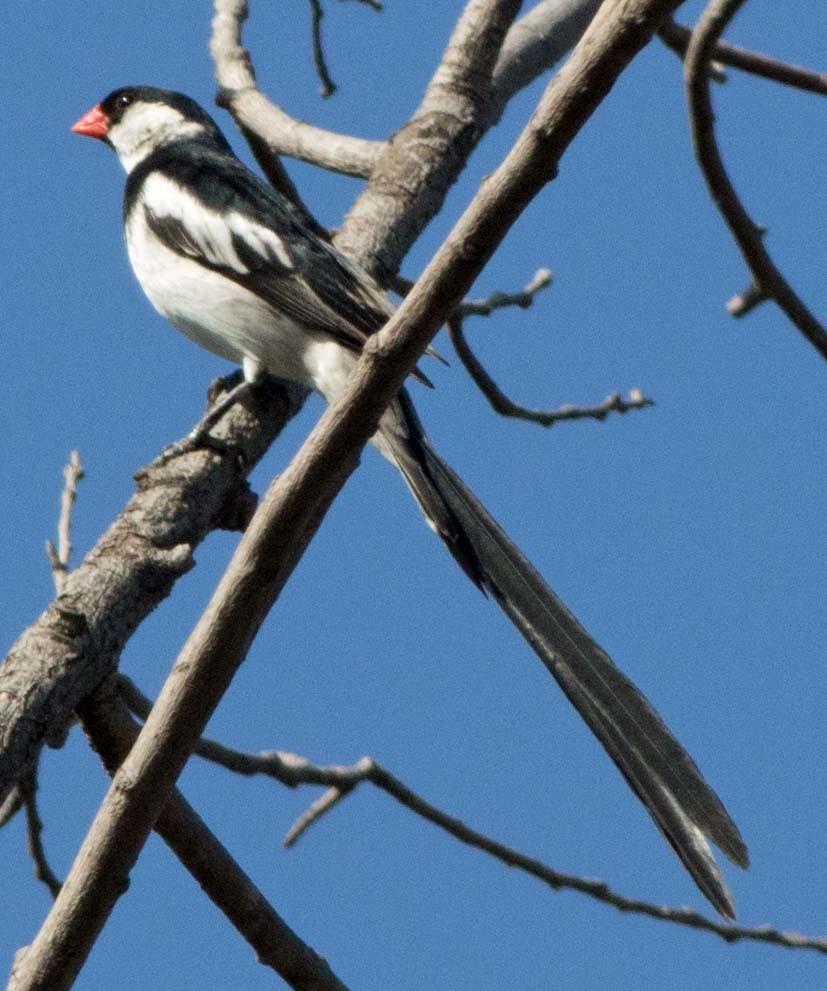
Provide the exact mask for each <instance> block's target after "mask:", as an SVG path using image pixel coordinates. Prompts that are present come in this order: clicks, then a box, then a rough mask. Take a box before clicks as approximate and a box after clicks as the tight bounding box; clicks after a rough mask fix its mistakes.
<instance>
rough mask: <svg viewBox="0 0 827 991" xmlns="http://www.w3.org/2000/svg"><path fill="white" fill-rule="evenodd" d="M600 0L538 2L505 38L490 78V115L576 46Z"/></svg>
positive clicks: (501, 110) (500, 112)
mask: <svg viewBox="0 0 827 991" xmlns="http://www.w3.org/2000/svg"><path fill="white" fill-rule="evenodd" d="M600 3H601V0H540V2H539V3H538V4H536V6H534V7H532V8H531V10H529V11H528V12H527V13H526V14H524V15H523V17H521V18H520V19H519V20H518V21H516V22H515V23H514V24H513V25H512V26H511V28H510V29H509V31H508V34H507V35H506V36H505V42H504V43H503V46H502V51H501V52H500V55H499V58H498V59H497V64H496V66H495V67H494V75H493V78H492V97H493V101H492V114H494V115H496V116H497V117H499V116H500V114H502V112H503V110H504V109H505V107H506V104H507V103H508V101H509V100H510V99H511V98H512V97H513V96H514V95H515V94H517V93H518V92H519V91H520V90H521V89H523V88H524V87H526V86H528V85H529V84H530V83H533V82H534V80H535V79H537V78H538V77H539V76H541V75H542V74H543V73H544V72H548V70H549V69H551V68H552V66H554V65H556V64H557V63H558V62H559V61H560V59H562V58H563V56H564V55H565V54H566V53H567V52H569V51H570V50H571V49H572V48H573V47H574V46H575V45H576V44H577V41H578V39H579V38H580V36H581V35H582V34H583V32H584V31H585V30H586V28H587V27H588V26H589V22H590V21H591V19H592V18H593V17H594V15H595V14H596V13H597V8H598V7H599V6H600Z"/></svg>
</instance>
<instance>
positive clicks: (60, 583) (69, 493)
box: [46, 451, 84, 595]
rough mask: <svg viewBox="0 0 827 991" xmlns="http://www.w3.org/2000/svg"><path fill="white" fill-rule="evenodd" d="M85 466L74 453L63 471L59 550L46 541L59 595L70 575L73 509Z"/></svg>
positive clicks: (58, 537)
mask: <svg viewBox="0 0 827 991" xmlns="http://www.w3.org/2000/svg"><path fill="white" fill-rule="evenodd" d="M83 474H84V472H83V465H82V464H81V460H80V454H78V452H77V451H72V453H71V454H70V455H69V462H68V464H67V465H66V466H65V467H64V469H63V479H64V482H63V489H62V490H61V493H60V516H59V517H58V522H57V548H55V545H54V544H53V543H52V542H51V540H47V541H46V554H47V556H48V558H49V563H50V565H51V568H52V578H53V579H54V583H55V591H56V592H57V594H58V595H60V593H61V592H62V591H63V587H64V585H65V584H66V577H67V575H68V574H69V561H70V559H71V557H72V508H73V507H74V504H75V499H76V497H77V487H78V482H79V481H80V480H81V479H82V478H83Z"/></svg>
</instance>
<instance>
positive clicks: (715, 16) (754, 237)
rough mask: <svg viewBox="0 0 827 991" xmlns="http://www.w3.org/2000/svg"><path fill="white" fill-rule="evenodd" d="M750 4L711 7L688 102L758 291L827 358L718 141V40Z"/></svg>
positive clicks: (701, 155) (713, 188) (707, 167)
mask: <svg viewBox="0 0 827 991" xmlns="http://www.w3.org/2000/svg"><path fill="white" fill-rule="evenodd" d="M743 2H744V0H712V2H711V3H710V4H709V5H708V6H707V7H706V9H705V10H704V12H703V15H702V16H701V18H700V20H699V21H698V24H697V26H696V28H695V30H694V31H693V32H692V39H691V41H690V43H689V47H688V48H687V52H686V61H685V64H684V74H685V77H686V98H687V102H688V104H689V119H690V128H691V132H692V143H693V145H694V148H695V156H696V158H697V160H698V164H699V165H700V167H701V171H702V173H703V176H704V179H705V180H706V183H707V186H708V187H709V192H710V194H711V196H712V199H713V200H714V202H715V205H716V206H717V207H718V209H719V210H720V212H721V215H722V216H723V218H724V220H725V221H726V224H727V226H728V227H729V229H730V231H731V232H732V235H733V237H734V238H735V241H736V243H737V245H738V248H739V249H740V251H741V255H742V256H743V258H744V261H745V262H746V264H747V266H748V267H749V269H750V271H751V272H752V277H753V281H754V283H755V286H756V289H757V291H758V292H759V293H760V294H762V295H763V296H764V297H765V298H767V299H773V300H775V302H776V303H777V304H778V306H779V307H780V308H781V309H782V310H783V312H784V313H785V314H786V315H787V317H788V318H789V320H790V321H791V322H792V323H793V325H794V326H795V327H797V328H798V329H799V330H800V331H801V333H802V334H803V335H804V337H806V338H807V340H808V341H809V342H810V343H811V344H812V345H813V347H814V348H815V349H816V350H817V351H818V352H819V353H820V354H821V356H822V357H823V358H827V331H825V329H824V328H823V327H822V326H821V324H820V323H819V322H818V320H817V319H816V318H815V316H813V314H812V313H811V312H810V311H809V310H808V309H807V307H806V306H805V305H804V303H803V302H802V301H801V300H800V299H799V297H798V296H797V295H796V294H795V292H794V291H793V289H792V288H791V286H790V285H789V283H788V282H787V281H786V279H785V278H784V276H783V275H782V274H781V272H780V271H779V269H778V268H777V267H776V265H775V263H774V262H773V260H772V258H770V256H769V253H768V252H767V250H766V248H765V247H764V239H763V234H764V230H763V228H761V227H760V226H759V225H758V224H756V223H755V222H754V221H753V220H752V218H751V217H750V216H749V214H748V213H747V211H746V210H745V209H744V206H743V204H742V203H741V201H740V199H739V198H738V194H737V193H736V192H735V187H734V186H733V185H732V182H731V180H730V178H729V176H728V175H727V172H726V169H725V168H724V163H723V160H722V159H721V154H720V151H719V150H718V146H717V142H716V140H715V115H714V113H713V110H712V101H711V98H710V94H709V74H708V67H709V62H710V59H711V58H712V57H713V55H714V53H715V45H716V43H717V41H718V38H719V37H720V36H721V34H722V33H723V31H724V30H725V29H726V26H727V24H728V23H729V21H730V20H731V19H732V17H733V16H734V15H735V13H736V12H737V11H738V9H739V7H740V6H741V4H742V3H743Z"/></svg>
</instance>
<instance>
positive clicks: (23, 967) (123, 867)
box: [15, 0, 677, 991]
mask: <svg viewBox="0 0 827 991" xmlns="http://www.w3.org/2000/svg"><path fill="white" fill-rule="evenodd" d="M676 3H677V0H614V2H611V0H610V2H609V3H605V4H604V5H603V7H602V8H601V11H600V13H599V14H598V16H597V17H596V18H595V19H594V21H593V22H592V24H591V26H590V29H589V31H587V32H586V34H585V35H584V36H583V39H582V40H581V44H580V45H578V47H577V49H576V50H575V52H574V54H573V56H572V58H571V59H569V61H568V62H567V64H566V66H565V67H564V68H563V70H562V72H561V73H560V75H559V76H558V78H557V80H556V81H555V84H554V85H552V86H549V87H548V88H547V90H546V92H545V93H544V95H543V97H542V98H541V100H540V103H539V104H538V107H537V110H536V111H535V114H534V115H533V117H532V120H531V122H530V123H529V125H528V126H527V127H526V129H525V130H524V132H523V133H522V134H521V135H520V137H519V138H518V140H517V142H516V144H515V145H514V147H513V148H512V150H511V152H510V153H509V155H508V156H507V157H506V159H505V161H504V162H503V164H502V165H501V166H500V167H499V168H498V169H497V170H495V172H494V173H493V174H492V175H491V176H490V177H489V178H488V179H487V180H486V182H485V183H484V185H483V187H482V188H481V190H480V191H479V192H478V194H477V195H476V196H475V198H474V200H473V201H472V203H471V204H470V206H469V207H468V209H467V210H466V211H465V213H464V214H463V216H462V217H461V218H460V220H459V221H458V222H457V224H456V226H455V227H454V229H453V231H452V232H451V233H450V234H449V236H448V238H447V240H446V242H445V243H444V244H443V246H442V247H441V248H440V249H439V251H438V252H437V253H436V255H435V257H434V259H433V260H432V261H431V263H430V264H429V265H428V267H427V268H426V270H425V272H424V273H423V275H422V278H421V279H420V280H419V282H418V283H417V285H416V286H414V288H413V290H412V291H411V293H410V294H409V295H408V297H407V298H406V299H405V301H404V302H403V303H402V305H401V306H400V307H399V309H398V310H397V311H396V312H395V314H394V315H393V316H392V317H391V318H390V320H389V321H388V323H387V325H386V326H385V327H384V328H383V329H382V330H380V331H379V332H378V333H377V334H375V335H374V336H373V337H371V338H370V339H369V341H368V342H367V344H366V345H365V348H364V351H363V353H362V356H361V358H360V359H359V362H358V364H357V366H356V368H355V370H354V372H353V374H352V375H351V377H350V379H349V381H348V385H347V387H346V388H345V390H344V392H343V395H342V396H341V397H340V399H339V400H338V401H337V402H336V403H334V404H333V405H332V406H330V407H329V408H328V409H327V411H326V412H325V413H324V414H323V416H322V417H321V419H320V420H319V423H318V424H317V425H316V427H315V428H314V429H313V431H312V432H311V434H310V436H309V437H308V439H307V441H306V442H305V443H304V444H303V446H302V448H301V449H300V451H299V452H298V454H297V455H296V457H295V458H294V459H293V461H292V462H291V464H290V465H289V466H288V467H287V469H286V470H285V471H284V472H283V473H282V474H281V475H280V476H279V478H278V479H277V480H276V481H274V482H273V483H272V484H271V485H270V487H269V488H268V490H267V493H266V494H265V496H264V498H263V500H262V502H261V505H260V506H259V509H258V510H257V511H256V513H255V515H254V516H253V518H252V520H251V521H250V523H249V525H248V526H247V529H246V531H245V533H244V535H243V537H242V538H241V541H240V543H239V546H238V548H237V550H236V552H235V554H234V555H233V558H232V560H231V562H230V565H229V567H228V568H227V571H226V572H225V574H224V576H223V577H222V579H221V581H220V582H219V585H218V587H217V589H216V591H215V593H214V595H213V597H212V599H211V600H210V603H209V604H208V605H207V608H206V610H205V611H204V613H203V615H202V616H201V618H200V619H199V621H198V623H197V624H196V627H195V629H194V630H193V632H192V634H191V635H190V637H189V638H188V640H187V643H186V644H185V645H184V648H183V650H182V651H181V654H180V655H179V657H178V659H177V660H176V662H175V664H174V666H173V669H172V671H171V673H170V675H169V677H168V678H167V681H166V683H165V685H164V688H163V689H162V691H161V694H160V696H159V698H158V701H157V702H156V704H155V706H154V707H153V709H152V712H151V713H150V714H149V717H148V719H147V721H146V723H145V724H144V728H143V729H142V731H141V733H140V735H139V736H138V739H137V740H136V741H135V743H134V745H133V747H132V749H131V750H130V752H129V754H128V756H127V757H126V759H125V760H124V762H123V764H122V765H121V767H120V768H119V769H118V771H117V773H116V774H115V777H114V779H113V781H112V785H111V787H110V789H109V791H108V792H107V795H106V797H105V798H104V800H103V803H102V804H101V807H100V809H99V810H98V813H97V815H96V816H95V820H94V822H93V823H92V826H91V827H90V830H89V833H88V834H87V836H86V838H85V839H84V841H83V844H82V845H81V848H80V850H79V852H78V855H77V858H76V859H75V863H74V864H73V866H72V869H71V871H70V872H69V875H68V877H67V878H66V881H65V883H64V885H63V889H62V890H61V893H60V895H59V896H58V898H57V900H56V901H55V903H54V905H53V906H52V910H51V912H50V913H49V915H48V916H47V918H46V921H45V922H44V925H43V927H42V928H41V930H40V932H39V933H38V935H37V936H36V937H35V940H34V942H33V943H32V945H31V947H30V948H29V950H28V951H27V953H26V955H25V956H24V957H23V959H22V961H20V962H19V963H18V964H17V966H16V983H15V991H33V989H34V988H35V987H42V986H44V985H43V982H42V981H41V980H40V974H41V970H40V968H42V967H44V966H47V964H48V961H50V960H51V961H60V963H61V968H60V972H59V973H54V974H53V978H52V983H50V984H48V986H49V987H50V988H53V989H54V991H62V989H64V988H68V987H70V986H71V984H72V981H73V979H74V976H75V975H76V973H77V972H78V970H79V968H80V967H81V965H82V963H83V961H84V959H85V958H86V955H87V954H88V952H89V950H90V948H91V946H92V944H93V942H94V939H95V938H96V936H97V934H98V932H99V931H100V929H101V927H102V926H103V924H104V922H105V920H106V918H107V917H108V915H109V913H110V912H111V911H112V908H113V906H114V904H115V902H116V901H117V899H118V897H119V896H120V895H121V894H122V885H123V881H124V880H125V878H126V876H127V875H128V872H129V870H130V869H131V867H132V865H133V864H134V862H135V860H136V859H137V856H138V854H139V852H140V850H141V848H142V846H143V844H144V843H145V841H146V838H147V836H148V834H149V831H150V830H151V828H152V826H153V824H154V822H155V821H156V819H157V817H158V815H159V813H160V811H161V809H162V808H163V806H164V804H165V803H166V801H167V799H168V797H169V795H170V793H171V790H172V787H173V785H174V782H175V779H176V778H177V776H178V774H179V773H180V771H181V769H182V767H183V765H184V764H185V762H186V760H187V758H188V756H189V754H190V753H191V752H192V750H193V749H194V747H195V745H196V743H197V741H198V739H199V737H200V736H201V735H202V733H203V729H204V726H205V725H206V722H207V720H208V719H209V717H210V715H211V714H212V712H213V710H214V709H215V706H216V705H217V704H218V701H219V700H220V698H221V696H222V695H223V693H224V692H225V691H226V689H227V687H228V685H229V683H230V681H231V679H232V676H233V674H234V672H235V670H236V668H237V667H238V665H239V664H240V663H241V661H242V660H243V658H244V656H245V655H246V652H247V650H248V648H249V645H250V643H251V641H252V638H253V637H254V635H255V633H256V632H257V630H258V628H259V626H260V624H261V622H262V621H263V619H264V616H265V615H266V612H267V610H268V609H269V608H270V607H271V606H272V604H273V603H274V602H275V600H276V599H277V597H278V595H279V593H280V592H281V589H282V588H283V587H284V584H285V583H286V581H287V579H288V578H289V576H290V574H291V573H292V571H293V569H294V568H295V566H296V564H297V563H298V560H299V559H300V557H301V555H302V554H303V552H304V550H305V548H306V547H307V544H308V543H309V541H310V539H311V538H312V536H313V534H314V533H315V531H316V530H317V529H318V527H319V525H320V523H321V521H322V518H323V516H324V514H325V512H326V511H327V509H328V507H329V506H330V504H331V502H332V501H333V499H334V497H335V496H336V494H337V493H338V491H339V490H340V489H341V487H342V485H343V484H344V482H345V480H346V479H347V478H348V476H349V475H350V474H351V473H352V472H353V470H354V469H355V467H356V465H357V463H358V456H359V450H360V448H361V446H362V445H363V444H364V443H366V442H367V440H368V438H369V437H370V436H371V435H372V434H373V433H374V431H375V430H376V426H377V423H378V421H379V418H380V416H381V414H382V412H383V410H384V409H385V408H386V406H387V404H388V403H389V402H390V401H391V399H392V398H393V397H394V396H395V394H396V392H397V390H398V389H399V388H400V386H401V384H402V382H403V380H404V378H405V376H406V375H407V374H408V373H409V371H410V369H411V368H412V367H413V365H414V363H415V361H416V360H417V357H418V356H419V354H420V353H421V352H422V350H423V348H424V347H425V346H426V345H427V343H428V341H429V339H430V338H431V337H432V336H433V334H434V333H435V332H436V330H437V328H438V327H439V326H440V324H441V323H442V322H443V321H444V320H445V318H446V317H447V315H448V314H449V313H450V312H451V310H452V309H453V308H454V307H455V306H456V305H457V304H458V303H459V301H460V300H461V298H462V296H463V295H464V294H465V293H466V292H467V291H468V289H469V288H470V286H471V285H472V283H473V281H474V278H475V277H476V275H477V274H478V273H479V271H480V269H481V268H482V266H483V265H484V264H485V262H486V261H487V260H488V259H489V258H490V256H491V255H492V254H493V252H494V250H495V249H496V248H497V246H498V245H499V243H500V242H501V240H502V238H503V237H504V236H505V234H506V233H507V231H508V229H509V228H510V227H511V225H512V224H513V223H514V221H515V220H516V219H517V218H518V217H519V215H520V213H521V212H522V210H523V208H524V207H525V206H526V204H527V203H528V202H529V201H530V200H531V198H532V197H533V196H534V195H535V194H536V193H537V192H538V191H539V189H541V188H542V186H543V185H544V184H545V183H546V182H547V181H549V180H550V179H551V178H552V177H553V176H554V175H555V174H556V170H557V163H558V161H559V159H560V157H561V156H562V154H563V153H564V152H565V150H566V148H567V147H568V145H569V144H570V143H571V141H572V140H573V138H574V136H575V135H576V134H577V132H578V131H579V129H580V128H581V127H582V126H583V124H584V123H585V121H586V120H588V118H589V117H590V116H591V114H592V113H593V112H594V110H595V109H596V108H597V106H598V105H599V104H600V102H601V101H602V99H603V98H604V97H605V95H606V94H607V93H608V91H609V90H610V89H611V87H612V85H613V84H614V82H615V80H616V79H617V77H618V76H619V75H620V73H621V72H622V71H623V70H624V69H625V67H626V66H627V64H628V63H629V62H630V61H631V59H632V58H633V57H634V55H635V54H637V52H638V51H639V50H640V49H641V48H642V47H643V46H644V45H645V44H647V43H648V41H649V40H650V38H651V36H652V33H653V32H654V30H655V28H656V27H657V24H658V23H659V22H660V21H661V20H662V19H663V17H664V16H666V15H667V14H669V13H671V11H672V10H673V9H674V7H675V5H676ZM74 574H76V572H75V573H73V575H72V576H70V580H71V579H72V578H73V577H74ZM81 896H82V897H81Z"/></svg>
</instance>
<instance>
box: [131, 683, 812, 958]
mask: <svg viewBox="0 0 827 991" xmlns="http://www.w3.org/2000/svg"><path fill="white" fill-rule="evenodd" d="M118 690H119V692H120V694H121V696H122V698H123V699H124V701H125V702H126V704H127V705H128V706H129V708H130V709H131V710H132V711H133V712H134V713H135V714H136V715H138V716H139V717H140V718H142V719H146V717H147V716H148V715H149V712H150V711H151V709H152V703H151V701H150V700H149V699H148V698H147V697H146V696H145V695H144V694H143V693H142V692H141V691H140V689H138V688H137V686H136V685H135V684H134V683H133V682H132V681H131V680H130V679H129V678H127V677H125V676H124V675H120V676H119V677H118ZM194 753H196V754H198V755H199V756H200V757H202V758H204V759H205V760H208V761H210V762H212V763H214V764H217V765H218V766H220V767H223V768H225V769H226V770H228V771H232V772H234V773H236V774H242V775H245V776H253V775H258V774H260V775H263V776H265V777H268V778H271V779H273V780H275V781H278V782H280V783H281V784H283V785H286V786H287V787H288V788H296V787H299V786H301V785H320V786H322V787H325V788H326V790H325V792H324V793H323V794H322V795H321V796H320V797H319V798H318V799H316V800H315V801H314V802H313V803H312V804H311V805H310V807H309V808H308V809H307V811H306V812H305V813H303V814H302V815H301V816H300V817H299V819H298V820H297V821H296V822H295V823H294V824H293V826H292V827H291V828H290V830H289V832H288V833H287V835H286V836H285V839H284V845H285V846H292V845H293V844H294V843H296V842H297V841H298V839H299V838H300V837H301V836H302V835H303V833H304V832H305V831H306V830H307V829H308V828H309V827H310V826H311V825H313V823H315V822H317V821H318V820H319V819H320V818H321V817H322V816H323V815H325V814H326V813H327V812H329V811H331V810H332V809H333V808H334V807H335V806H336V805H337V804H338V803H339V802H341V801H342V800H343V799H344V798H346V797H347V796H348V795H350V794H351V793H352V792H353V791H355V790H356V789H357V788H358V787H359V785H361V784H364V783H366V782H369V783H370V784H372V785H373V786H374V787H376V788H378V789H379V790H380V791H383V792H385V794H386V795H388V796H390V797H391V798H393V799H394V800H395V801H397V802H399V803H400V804H401V805H403V806H404V807H405V808H407V809H409V810H410V811H411V812H413V813H414V814H415V815H418V816H420V817H421V818H423V819H426V820H427V821H428V822H430V823H432V824H433V825H435V826H437V827H438V828H440V829H442V830H444V831H445V832H447V833H448V834H449V835H451V836H453V837H454V838H455V839H457V840H459V841H460V842H462V843H465V844H467V845H468V846H472V847H474V848H475V849H478V850H481V851H482V852H483V853H486V854H488V855H490V856H492V857H494V858H495V859H497V860H499V861H501V862H502V863H504V864H506V865H507V866H509V867H515V868H517V869H518V870H521V871H525V872H526V873H527V874H530V875H531V876H533V877H536V878H537V879H538V880H540V881H543V882H544V883H545V884H547V885H549V887H551V888H552V889H553V890H555V891H561V890H570V891H579V892H580V893H581V894H584V895H587V896H588V897H590V898H594V899H595V900H597V901H600V902H603V903H604V904H607V905H611V906H613V907H614V908H616V909H618V910H619V911H621V912H631V913H633V914H635V915H644V916H647V917H649V918H653V919H658V920H660V921H662V922H671V923H673V924H676V925H682V926H688V927H689V928H691V929H698V930H701V931H704V932H709V933H712V934H714V935H716V936H720V937H721V938H722V939H723V940H725V941H726V942H728V943H736V942H741V941H748V942H758V943H770V944H772V945H775V946H782V947H786V948H789V949H806V950H815V951H816V952H818V953H824V954H827V939H825V938H823V937H822V938H817V937H811V936H804V935H802V934H801V933H796V932H789V931H784V930H780V929H776V928H775V927H772V926H758V927H748V926H735V925H731V924H729V923H722V922H718V921H717V920H714V919H710V918H708V917H707V916H705V915H702V914H701V913H699V912H695V911H693V910H691V909H686V908H673V907H670V906H666V905H655V904H653V903H651V902H646V901H641V900H640V899H637V898H628V897H627V896H625V895H621V894H620V893H619V892H616V891H613V890H612V889H611V888H610V887H609V886H608V885H607V884H605V883H604V882H603V881H599V880H596V879H594V878H584V877H581V876H579V875H577V874H567V873H565V872H562V871H558V870H555V869H554V868H552V867H549V866H548V865H547V864H544V863H543V862H542V861H540V860H537V859H536V858H534V857H529V856H527V855H526V854H524V853H521V852H520V851H519V850H515V849H514V848H513V847H509V846H506V845H505V844H503V843H499V842H498V841H497V840H494V839H492V838H491V837H490V836H487V835H486V834H485V833H480V832H479V831H477V830H475V829H472V828H471V827H469V826H466V825H465V823H463V822H462V821H461V820H459V819H457V818H456V817H454V816H452V815H450V814H449V813H447V812H445V811H444V810H443V809H440V808H438V807H437V806H435V805H432V804H431V803H430V802H428V801H426V799H424V798H423V797H422V796H421V795H419V794H418V793H417V792H415V791H413V789H411V788H409V787H408V785H406V784H405V783H404V782H403V781H401V780H400V779H399V778H397V777H396V776H395V775H394V774H392V773H391V772H390V771H389V770H388V769H387V768H386V767H384V766H383V765H382V764H380V763H379V762H378V761H376V760H374V759H373V758H372V757H362V758H361V759H360V760H358V761H357V762H356V763H355V764H351V765H349V766H348V765H341V764H327V765H319V764H312V763H311V762H310V761H308V760H307V759H306V758H305V757H300V756H299V755H297V754H291V753H286V752H284V751H277V750H262V751H259V752H258V753H245V752H244V751H241V750H235V749H233V748H232V747H227V746H225V745H224V744H222V743H217V742H216V741H214V740H209V739H205V738H202V739H201V740H199V741H198V745H197V746H196V748H195V750H194Z"/></svg>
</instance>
